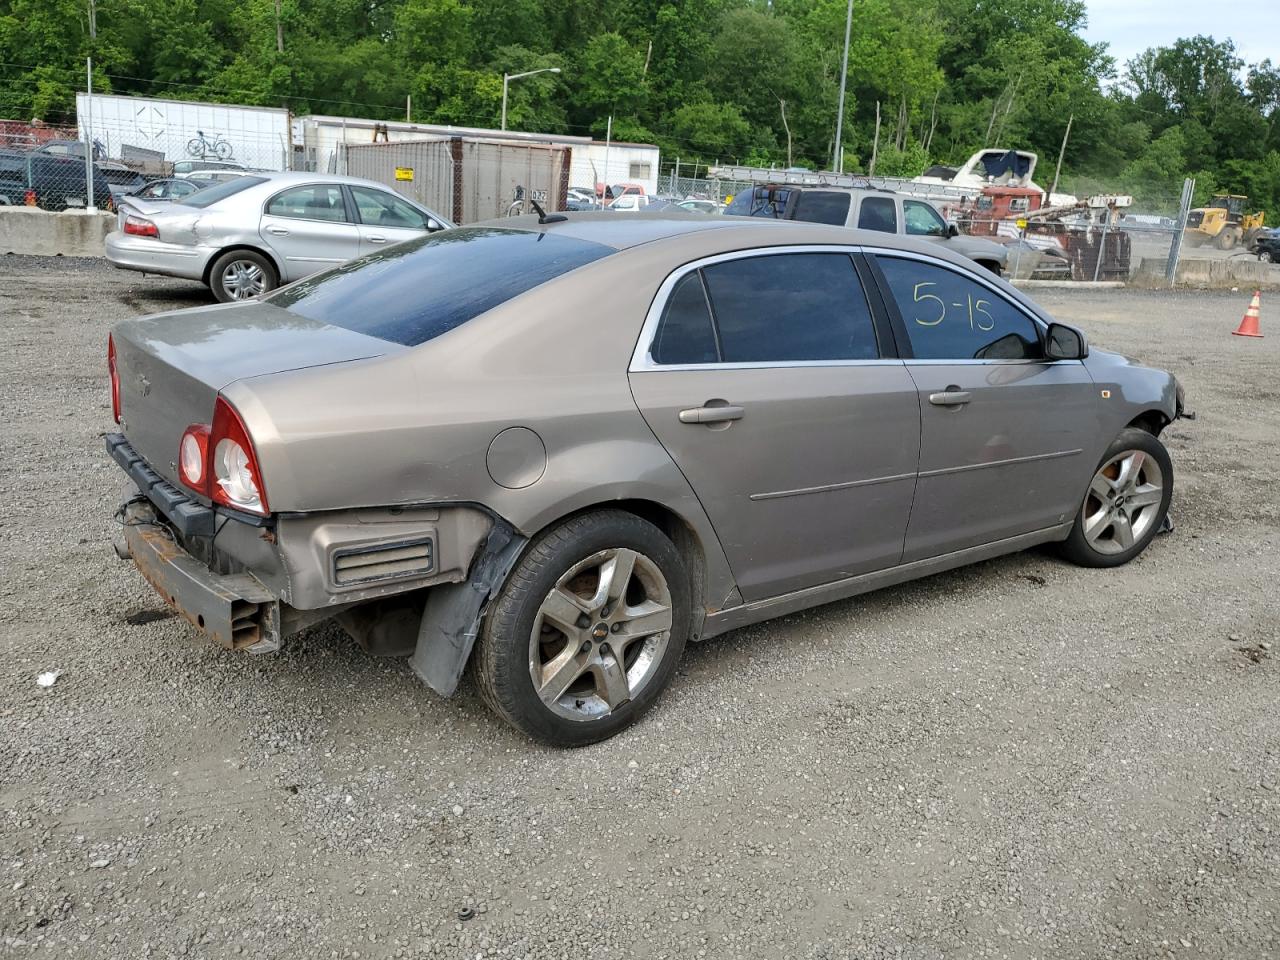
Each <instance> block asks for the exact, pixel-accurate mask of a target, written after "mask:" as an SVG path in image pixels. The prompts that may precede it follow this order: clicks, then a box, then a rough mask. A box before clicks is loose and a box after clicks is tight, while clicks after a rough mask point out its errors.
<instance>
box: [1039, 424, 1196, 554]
mask: <svg viewBox="0 0 1280 960" xmlns="http://www.w3.org/2000/svg"><path fill="white" fill-rule="evenodd" d="M1128 451H1141V452H1142V453H1144V454H1145V455H1146V456H1147V457H1149V458H1150V459H1151V460H1154V461H1155V466H1156V468H1158V471H1159V476H1160V485H1161V488H1162V489H1161V496H1160V500H1159V503H1158V505H1154V504H1153V505H1152V506H1154V508H1155V509H1154V513H1152V514H1151V515H1150V516H1147V515H1146V514H1143V515H1142V518H1143V527H1142V533H1141V535H1138V536H1135V537H1134V538H1133V543H1132V545H1131V546H1129V547H1128V548H1127V549H1118V550H1116V551H1115V552H1104V551H1103V550H1101V549H1099V548H1098V547H1097V546H1095V544H1094V543H1091V542H1090V538H1089V537H1087V536H1086V535H1085V516H1086V514H1087V513H1090V512H1092V513H1094V514H1096V513H1097V508H1095V507H1094V506H1093V505H1094V504H1098V508H1100V507H1101V506H1102V504H1101V501H1100V500H1099V498H1098V496H1097V495H1096V494H1095V493H1094V492H1093V481H1094V479H1095V478H1096V477H1097V476H1098V474H1099V472H1100V471H1102V470H1103V469H1104V468H1105V467H1107V465H1108V464H1109V463H1110V462H1111V461H1112V460H1114V459H1115V458H1116V457H1119V456H1120V455H1122V454H1124V453H1126V452H1128ZM1136 482H1137V480H1135V483H1136ZM1089 483H1090V487H1089V489H1087V490H1086V491H1085V496H1084V499H1083V500H1082V501H1081V504H1080V508H1079V509H1078V510H1077V511H1076V518H1075V522H1074V523H1073V524H1072V525H1071V533H1070V535H1069V536H1068V537H1067V539H1066V540H1065V541H1063V543H1062V544H1061V545H1060V548H1059V549H1060V551H1061V553H1062V555H1063V556H1064V557H1066V558H1067V559H1068V560H1070V561H1071V562H1072V563H1075V564H1079V565H1080V566H1082V567H1118V566H1121V565H1123V564H1126V563H1128V562H1129V561H1130V560H1132V559H1133V558H1134V557H1136V556H1137V555H1138V554H1140V553H1142V551H1143V550H1145V549H1146V548H1147V544H1149V543H1150V542H1151V541H1152V539H1153V538H1154V537H1155V535H1156V534H1157V533H1159V532H1160V528H1161V526H1162V525H1163V524H1164V518H1165V515H1166V514H1167V513H1168V512H1169V501H1170V500H1171V499H1172V497H1173V461H1172V460H1171V459H1170V457H1169V451H1168V450H1166V449H1165V447H1164V444H1163V443H1161V442H1160V440H1159V438H1157V437H1155V436H1153V435H1151V434H1150V433H1148V432H1147V431H1146V430H1140V429H1138V428H1137V427H1127V428H1125V429H1124V430H1122V431H1120V435H1119V436H1118V437H1116V438H1115V440H1113V441H1112V443H1111V445H1110V446H1109V447H1107V451H1106V453H1104V454H1103V455H1102V459H1101V460H1099V461H1098V465H1097V467H1095V468H1094V472H1093V473H1092V474H1090V477H1089ZM1121 506H1123V504H1121ZM1140 509H1142V510H1145V509H1150V508H1149V507H1146V508H1140ZM1137 516H1138V514H1137V513H1136V512H1135V513H1133V514H1132V517H1133V518H1136V517H1137ZM1129 519H1130V515H1129V514H1126V521H1125V522H1126V523H1127V522H1129ZM1104 529H1106V528H1104ZM1131 529H1132V528H1131Z"/></svg>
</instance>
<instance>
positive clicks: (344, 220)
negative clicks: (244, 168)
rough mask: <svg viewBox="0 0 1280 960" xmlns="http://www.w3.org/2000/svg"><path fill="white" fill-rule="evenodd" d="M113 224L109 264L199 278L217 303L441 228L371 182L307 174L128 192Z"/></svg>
mask: <svg viewBox="0 0 1280 960" xmlns="http://www.w3.org/2000/svg"><path fill="white" fill-rule="evenodd" d="M177 182H179V183H181V182H182V181H180V180H179V181H177ZM117 220H118V223H117V229H116V230H114V231H112V232H111V233H109V234H108V235H107V239H106V253H107V260H108V261H110V262H111V263H112V264H113V265H114V266H117V267H120V268H121V269H123V270H138V271H141V272H143V273H155V274H162V275H164V276H169V277H181V278H184V279H187V280H199V281H200V282H202V283H204V284H206V285H208V287H209V289H210V290H212V291H213V295H214V296H215V297H216V298H217V299H218V300H221V301H224V302H225V301H228V300H247V299H249V298H250V297H256V296H258V295H259V294H262V293H266V292H267V291H269V290H273V289H275V288H276V287H277V286H279V285H280V284H282V283H288V282H289V281H292V280H298V279H301V278H302V277H306V276H309V275H310V274H313V273H316V272H317V271H320V270H325V269H327V268H329V267H332V266H334V265H336V264H339V263H344V262H345V261H347V260H352V259H354V258H355V257H357V256H359V255H361V254H363V253H370V252H372V251H375V250H380V249H382V248H383V247H387V246H391V245H393V244H396V243H399V242H400V241H401V240H411V239H413V238H414V237H420V236H422V235H423V234H424V233H430V232H433V231H436V230H443V229H445V228H446V227H448V226H450V224H449V222H448V221H447V220H445V219H444V218H443V217H441V216H439V215H438V214H436V213H433V212H432V211H430V210H428V209H427V208H426V207H420V206H418V205H417V204H415V203H413V202H412V201H410V200H408V199H407V198H405V197H402V196H400V195H399V194H398V193H393V192H392V191H391V190H388V189H387V188H386V187H384V186H383V185H382V184H380V183H374V182H373V181H372V180H359V179H356V178H355V177H340V176H332V175H326V174H316V173H275V174H272V173H267V174H245V175H243V176H236V177H234V178H232V179H230V180H227V181H225V182H223V183H220V184H218V185H216V186H212V187H206V188H205V189H203V190H200V191H197V192H195V193H192V194H190V195H189V196H186V197H183V198H181V199H179V200H178V201H177V202H164V201H163V200H155V199H150V200H148V199H146V198H131V199H130V200H129V201H128V202H127V203H126V204H122V205H121V207H120V212H119V216H118V217H117Z"/></svg>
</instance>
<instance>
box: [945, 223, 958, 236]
mask: <svg viewBox="0 0 1280 960" xmlns="http://www.w3.org/2000/svg"><path fill="white" fill-rule="evenodd" d="M958 236H960V228H959V227H958V226H956V225H955V224H954V223H948V224H947V239H948V240H950V239H951V238H952V237H958Z"/></svg>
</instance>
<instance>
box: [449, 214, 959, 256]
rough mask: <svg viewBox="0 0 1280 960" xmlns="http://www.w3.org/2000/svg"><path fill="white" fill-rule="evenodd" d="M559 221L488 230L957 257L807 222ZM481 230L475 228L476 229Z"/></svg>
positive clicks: (671, 217) (518, 220)
mask: <svg viewBox="0 0 1280 960" xmlns="http://www.w3.org/2000/svg"><path fill="white" fill-rule="evenodd" d="M557 216H561V217H564V218H565V219H564V220H557V221H552V222H549V223H545V224H539V223H538V218H537V217H536V216H533V215H532V214H529V215H526V216H520V217H510V218H505V219H499V220H489V221H486V222H485V223H484V224H483V226H487V227H507V228H510V229H519V230H532V231H538V232H541V233H551V234H556V235H560V236H567V237H573V238H575V239H578V240H587V241H590V242H592V243H599V244H603V245H605V246H608V247H613V248H614V249H615V250H626V249H629V248H631V247H638V246H640V245H642V244H647V243H652V242H654V241H657V240H668V239H671V238H675V237H686V236H687V237H692V236H695V235H698V234H705V235H707V236H706V240H707V243H708V245H709V246H716V247H723V249H724V250H726V251H729V250H734V249H740V248H742V247H748V246H754V245H762V246H770V245H781V244H840V245H848V246H859V245H864V246H869V247H881V248H884V247H891V248H894V249H900V250H913V251H917V252H920V253H925V254H928V255H929V256H931V257H934V258H936V259H940V260H952V259H953V255H951V254H950V253H948V252H946V251H943V250H941V249H939V248H938V247H937V246H936V245H934V244H929V243H926V242H924V241H921V240H918V239H913V238H911V237H906V236H902V235H900V234H893V233H882V232H880V231H876V230H858V229H856V228H853V227H837V226H830V225H828V224H822V223H809V222H807V221H802V220H774V219H772V218H768V217H733V216H719V217H708V216H706V215H705V214H699V213H685V212H684V211H678V209H677V208H672V207H668V208H666V209H664V210H661V211H659V212H657V213H612V212H610V211H607V210H599V211H587V210H584V211H568V212H564V213H560V214H557ZM479 225H480V224H474V226H479ZM957 259H958V262H961V263H964V262H966V261H965V260H964V259H963V258H957Z"/></svg>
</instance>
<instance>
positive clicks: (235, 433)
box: [178, 397, 270, 517]
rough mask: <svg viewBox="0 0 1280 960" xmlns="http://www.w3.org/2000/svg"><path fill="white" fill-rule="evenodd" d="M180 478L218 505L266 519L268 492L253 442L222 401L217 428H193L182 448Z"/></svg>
mask: <svg viewBox="0 0 1280 960" xmlns="http://www.w3.org/2000/svg"><path fill="white" fill-rule="evenodd" d="M178 476H179V479H181V480H182V482H183V483H184V484H186V485H187V486H188V487H190V488H191V489H192V490H195V491H196V492H197V493H202V494H204V495H205V496H206V497H208V498H209V499H210V500H212V501H213V502H214V503H220V504H222V505H223V506H225V507H231V508H232V509H234V510H243V511H245V512H246V513H256V514H259V515H261V516H264V517H265V516H266V515H267V514H268V513H269V512H270V509H269V508H268V507H267V493H266V488H265V487H264V486H263V484H262V470H261V468H259V466H258V455H257V452H256V451H255V450H254V448H253V440H252V439H251V438H250V437H249V431H248V430H246V429H245V425H244V421H243V420H241V419H240V414H239V413H237V412H236V408H235V407H233V406H231V404H230V403H228V402H227V401H226V400H224V399H223V398H222V397H218V400H217V403H215V404H214V408H213V426H211V427H208V426H205V425H204V424H192V425H191V426H189V427H187V429H186V432H185V433H183V435H182V442H181V443H180V444H179V447H178Z"/></svg>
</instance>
